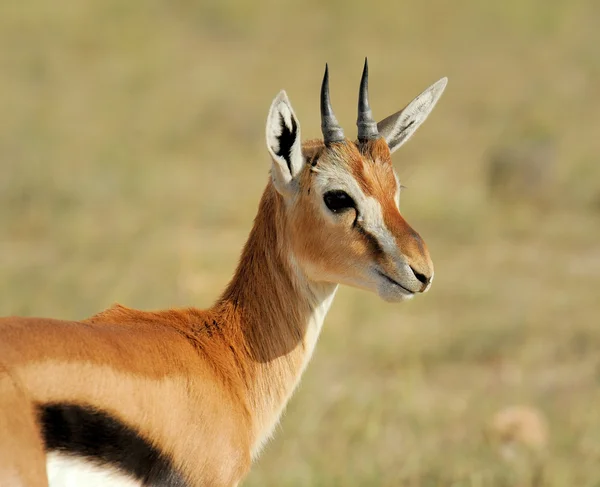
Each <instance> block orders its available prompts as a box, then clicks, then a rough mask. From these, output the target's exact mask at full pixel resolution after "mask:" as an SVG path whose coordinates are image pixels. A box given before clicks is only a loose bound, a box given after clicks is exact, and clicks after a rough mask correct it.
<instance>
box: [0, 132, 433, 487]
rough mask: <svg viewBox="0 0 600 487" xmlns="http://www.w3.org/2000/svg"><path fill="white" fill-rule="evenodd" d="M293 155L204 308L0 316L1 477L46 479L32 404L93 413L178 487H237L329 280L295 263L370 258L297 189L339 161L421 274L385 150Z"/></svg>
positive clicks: (421, 248) (304, 352)
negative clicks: (130, 432) (170, 473)
mask: <svg viewBox="0 0 600 487" xmlns="http://www.w3.org/2000/svg"><path fill="white" fill-rule="evenodd" d="M303 153H304V157H305V159H306V165H305V167H304V168H303V170H302V174H301V175H300V176H299V181H300V191H299V193H298V196H297V198H296V199H295V203H294V206H293V208H287V207H286V204H285V203H284V201H283V197H282V196H281V195H280V194H279V193H278V192H277V191H276V190H275V189H274V186H273V184H272V183H269V184H268V185H267V188H266V190H265V192H264V194H263V197H262V200H261V203H260V207H259V211H258V214H257V217H256V220H255V223H254V227H253V229H252V232H251V234H250V237H249V239H248V242H247V243H246V246H245V248H244V250H243V252H242V255H241V258H240V262H239V265H238V268H237V271H236V273H235V275H234V277H233V279H232V280H231V283H230V284H229V286H228V287H227V289H226V290H225V291H224V293H223V295H222V296H221V298H220V299H219V300H218V301H217V302H216V303H215V304H214V306H212V307H211V308H209V309H207V310H199V309H195V308H188V309H179V310H165V311H154V312H149V311H139V310H134V309H129V308H126V307H123V306H120V305H116V306H114V307H112V308H110V309H108V310H106V311H103V312H101V313H99V314H97V315H95V316H93V317H91V318H89V319H86V320H83V321H80V322H69V321H59V320H51V319H42V318H15V317H13V318H5V319H2V320H0V393H1V394H0V427H2V428H4V427H5V426H4V425H5V424H10V428H9V429H6V430H5V429H3V430H2V431H3V434H2V435H0V478H2V476H5V475H8V474H9V473H11V472H12V473H13V474H14V475H17V476H18V475H21V478H22V479H23V482H24V483H25V484H26V485H31V486H43V485H46V481H45V478H44V470H45V467H44V463H43V462H44V460H43V456H44V455H43V452H42V443H41V438H40V434H39V426H38V425H37V420H36V418H34V416H33V405H34V404H44V403H47V402H61V401H65V402H75V403H80V404H84V405H86V404H88V405H93V406H94V407H97V408H99V409H102V410H105V411H107V412H109V413H110V414H112V415H114V416H115V417H117V418H118V419H120V420H121V421H123V422H124V423H125V424H127V425H130V426H131V427H133V428H135V429H136V430H137V431H139V433H140V434H141V435H142V436H143V437H145V438H147V439H149V440H150V441H151V442H152V443H153V444H154V445H157V446H159V447H160V449H161V450H162V451H163V452H165V453H166V454H167V455H169V457H171V458H172V459H173V462H174V465H175V466H176V467H177V468H178V469H179V471H180V472H181V473H182V474H183V476H184V477H185V478H186V479H187V480H188V481H189V483H190V485H198V486H200V485H203V486H208V485H210V486H228V485H237V483H238V482H239V481H240V480H241V479H242V478H243V477H244V476H245V474H246V473H247V471H248V469H249V468H250V463H251V459H252V457H253V456H255V455H256V454H257V453H258V451H259V450H260V448H261V445H262V444H263V443H264V441H265V440H266V439H267V438H268V437H269V436H270V434H271V432H272V430H273V427H274V426H275V424H276V422H277V421H278V418H279V416H280V414H281V411H282V409H283V408H284V406H285V404H286V403H287V401H288V399H289V397H290V395H291V394H292V392H293V390H294V388H295V387H296V385H297V383H298V381H299V378H300V375H301V373H302V371H303V370H304V368H305V366H306V363H307V361H308V359H309V358H310V355H311V353H312V349H313V347H314V342H315V341H316V337H317V336H318V332H319V328H318V324H315V323H316V322H315V318H314V315H315V313H316V312H317V311H318V310H319V309H320V307H322V306H324V305H323V302H324V301H327V303H328V302H329V301H328V300H330V298H329V297H332V296H333V293H334V292H335V284H333V283H328V282H314V281H311V279H310V276H308V277H307V276H306V275H305V274H304V273H303V271H302V270H301V269H303V265H304V264H305V263H308V262H310V263H311V265H312V266H313V267H315V266H316V267H319V266H320V267H322V268H330V269H331V270H332V272H334V271H335V273H338V274H339V273H344V272H347V269H348V268H349V266H351V265H352V263H353V262H355V261H364V262H369V261H370V260H372V259H373V258H374V256H373V254H372V249H371V248H370V247H369V244H368V242H367V241H365V239H364V238H362V237H361V236H360V235H358V236H357V235H356V232H354V233H353V231H352V230H351V228H350V227H348V228H345V229H342V228H343V227H338V228H337V229H332V228H331V225H330V224H327V223H326V222H325V221H324V220H323V216H322V214H321V212H319V211H317V210H318V208H317V206H316V205H317V204H321V203H320V200H319V198H318V197H317V196H315V195H314V194H313V195H311V193H310V189H311V179H312V173H313V171H314V170H316V168H317V167H318V166H319V165H326V164H345V170H348V171H350V172H351V174H352V175H353V176H354V177H355V178H356V180H357V181H360V185H361V187H362V188H363V190H364V192H365V193H366V194H368V195H370V196H372V197H373V198H376V199H377V200H378V201H379V202H380V204H381V206H382V208H383V214H384V216H385V221H386V222H387V223H388V225H389V227H390V229H392V231H393V234H394V238H395V239H396V241H397V244H398V246H399V248H400V249H401V251H402V252H403V253H404V254H405V255H406V256H407V258H408V259H410V263H411V265H414V266H415V267H416V268H417V269H421V268H426V269H427V270H428V269H431V261H430V258H429V254H428V253H427V249H426V247H425V244H424V243H423V242H422V240H421V238H420V237H419V236H418V234H417V233H416V232H414V230H412V228H411V227H410V226H408V224H407V223H406V222H405V221H404V219H403V218H402V217H401V216H400V213H399V211H398V208H397V206H396V203H395V201H394V196H393V195H394V192H395V191H396V189H397V182H396V180H395V177H394V174H393V170H392V167H391V160H390V155H389V150H387V146H386V144H385V142H383V141H381V142H374V143H372V144H370V145H369V146H365V147H361V148H359V147H358V146H356V145H355V144H354V143H352V142H347V143H345V144H339V147H335V148H332V149H326V148H325V146H324V145H323V143H322V142H321V141H309V142H307V143H305V144H304V146H303ZM340 161H342V162H340ZM320 215H321V216H320ZM342 218H346V217H345V216H344V217H342ZM378 258H381V259H384V258H385V257H383V256H380V257H378ZM345 270H346V271H345ZM428 272H432V271H428ZM324 296H325V297H327V298H323V297H324ZM327 306H328V304H327ZM327 306H325V308H324V309H325V310H326V307H327ZM317 321H318V320H317ZM5 431H8V435H7V434H5V433H4V432H5Z"/></svg>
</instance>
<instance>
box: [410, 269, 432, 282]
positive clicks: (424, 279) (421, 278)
mask: <svg viewBox="0 0 600 487" xmlns="http://www.w3.org/2000/svg"><path fill="white" fill-rule="evenodd" d="M410 270H411V271H413V274H414V275H415V277H416V278H417V279H418V280H419V282H420V283H421V284H423V285H424V286H427V284H429V283H430V282H431V277H427V276H426V275H425V274H421V273H420V272H417V271H416V270H415V269H414V268H413V267H412V266H411V267H410Z"/></svg>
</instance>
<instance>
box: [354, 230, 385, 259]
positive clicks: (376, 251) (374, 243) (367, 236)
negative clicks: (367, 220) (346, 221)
mask: <svg viewBox="0 0 600 487" xmlns="http://www.w3.org/2000/svg"><path fill="white" fill-rule="evenodd" d="M354 228H356V231H357V232H358V233H359V234H360V235H361V236H362V238H363V239H364V240H365V241H366V242H367V245H368V246H369V250H370V251H371V253H372V254H373V256H374V257H375V258H379V257H381V256H382V255H383V253H384V252H383V248H382V247H381V244H380V243H379V241H378V240H377V237H375V235H373V234H372V233H369V232H367V231H366V230H365V229H364V228H363V227H362V225H361V224H360V223H355V224H354Z"/></svg>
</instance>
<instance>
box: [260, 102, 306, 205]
mask: <svg viewBox="0 0 600 487" xmlns="http://www.w3.org/2000/svg"><path fill="white" fill-rule="evenodd" d="M267 147H268V149H269V153H270V154H271V158H272V159H273V166H272V167H271V176H272V177H273V183H274V184H275V188H276V189H277V191H279V192H280V193H281V194H286V193H289V192H290V189H291V186H290V183H291V182H292V180H293V179H294V178H295V177H296V176H297V175H298V174H299V173H300V170H301V169H302V166H303V163H304V159H303V157H302V142H301V140H300V123H299V122H298V119H297V118H296V114H295V113H294V110H293V109H292V105H291V104H290V101H289V100H288V97H287V95H286V93H285V91H281V92H280V93H279V94H278V95H277V96H276V97H275V99H274V100H273V103H272V104H271V109H270V110H269V116H268V118H267Z"/></svg>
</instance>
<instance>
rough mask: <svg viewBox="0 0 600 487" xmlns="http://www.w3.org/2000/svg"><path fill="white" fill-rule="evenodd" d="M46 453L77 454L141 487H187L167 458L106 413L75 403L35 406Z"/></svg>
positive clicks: (132, 430) (133, 431) (129, 428)
mask: <svg viewBox="0 0 600 487" xmlns="http://www.w3.org/2000/svg"><path fill="white" fill-rule="evenodd" d="M38 415H39V416H38V417H39V421H40V425H41V429H42V435H43V438H44V443H45V446H46V450H47V451H58V452H64V453H68V454H72V455H80V456H82V457H85V458H88V459H89V460H91V461H93V462H96V463H100V464H108V465H111V466H113V467H116V468H117V469H119V470H121V471H122V472H123V473H125V474H128V475H130V476H132V477H134V478H136V479H137V480H139V481H141V482H142V484H143V485H144V486H152V487H159V486H160V487H187V485H188V484H187V483H186V481H185V480H184V479H183V477H182V476H181V475H180V473H179V472H177V471H176V469H175V468H174V467H173V464H172V462H171V459H170V458H168V457H167V456H166V455H165V454H164V453H163V452H161V451H160V450H159V449H158V448H156V447H155V446H154V445H152V444H151V443H150V442H149V441H148V440H146V439H145V438H143V437H142V436H141V435H140V434H139V433H138V432H136V431H135V430H134V429H133V428H131V427H129V426H127V425H126V424H124V423H123V422H122V421H120V420H118V419H117V418H115V417H113V416H111V415H110V414H108V413H106V412H104V411H100V410H97V409H95V408H92V407H90V406H83V405H79V404H64V403H54V404H42V405H38Z"/></svg>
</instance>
